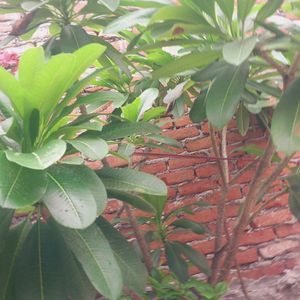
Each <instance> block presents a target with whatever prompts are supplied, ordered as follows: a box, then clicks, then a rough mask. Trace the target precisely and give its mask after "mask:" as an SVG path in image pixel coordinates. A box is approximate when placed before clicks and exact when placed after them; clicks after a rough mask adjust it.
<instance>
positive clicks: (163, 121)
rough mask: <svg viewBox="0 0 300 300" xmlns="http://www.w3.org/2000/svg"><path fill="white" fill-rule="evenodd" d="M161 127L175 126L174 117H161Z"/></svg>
mask: <svg viewBox="0 0 300 300" xmlns="http://www.w3.org/2000/svg"><path fill="white" fill-rule="evenodd" d="M158 125H159V126H160V128H161V129H170V128H172V127H173V126H174V124H173V122H172V118H169V117H167V118H160V119H159V124H158Z"/></svg>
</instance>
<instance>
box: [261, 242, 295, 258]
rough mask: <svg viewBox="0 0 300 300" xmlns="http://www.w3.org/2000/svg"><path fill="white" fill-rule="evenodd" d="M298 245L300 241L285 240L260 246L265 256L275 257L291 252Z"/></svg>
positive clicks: (262, 254)
mask: <svg viewBox="0 0 300 300" xmlns="http://www.w3.org/2000/svg"><path fill="white" fill-rule="evenodd" d="M298 246H299V242H298V241H293V240H283V241H280V242H277V243H273V244H270V245H267V246H266V247H263V248H260V249H259V253H260V255H261V256H262V257H263V258H273V257H275V256H278V255H281V254H283V253H285V252H289V251H291V250H292V249H294V248H296V247H298Z"/></svg>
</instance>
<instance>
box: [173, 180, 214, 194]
mask: <svg viewBox="0 0 300 300" xmlns="http://www.w3.org/2000/svg"><path fill="white" fill-rule="evenodd" d="M216 187H217V183H216V181H214V180H201V181H198V182H194V183H187V184H184V185H182V186H180V187H179V188H178V190H179V193H180V194H181V195H190V194H197V193H202V192H205V191H209V190H213V189H215V188H216Z"/></svg>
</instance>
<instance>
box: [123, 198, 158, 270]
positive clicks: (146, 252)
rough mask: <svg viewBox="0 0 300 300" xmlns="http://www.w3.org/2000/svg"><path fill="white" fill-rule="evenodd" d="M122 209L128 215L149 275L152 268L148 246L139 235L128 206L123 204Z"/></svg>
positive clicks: (137, 226) (134, 219)
mask: <svg viewBox="0 0 300 300" xmlns="http://www.w3.org/2000/svg"><path fill="white" fill-rule="evenodd" d="M124 208H125V211H126V213H127V215H128V220H129V223H130V225H131V227H132V229H133V231H134V234H135V237H136V240H137V243H138V245H139V247H140V249H141V252H142V254H143V258H144V261H145V265H146V268H147V271H148V273H151V271H152V268H153V266H152V258H151V255H150V250H149V248H148V245H147V243H146V241H145V239H144V237H143V235H142V234H141V232H140V230H139V225H138V223H137V220H136V218H135V217H134V216H133V214H132V212H131V209H130V207H129V205H128V204H125V203H124Z"/></svg>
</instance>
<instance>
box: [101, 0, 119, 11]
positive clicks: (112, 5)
mask: <svg viewBox="0 0 300 300" xmlns="http://www.w3.org/2000/svg"><path fill="white" fill-rule="evenodd" d="M98 3H102V4H103V5H105V6H106V7H107V8H108V9H110V10H111V11H115V10H116V9H117V8H118V6H119V4H120V0H98Z"/></svg>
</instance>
